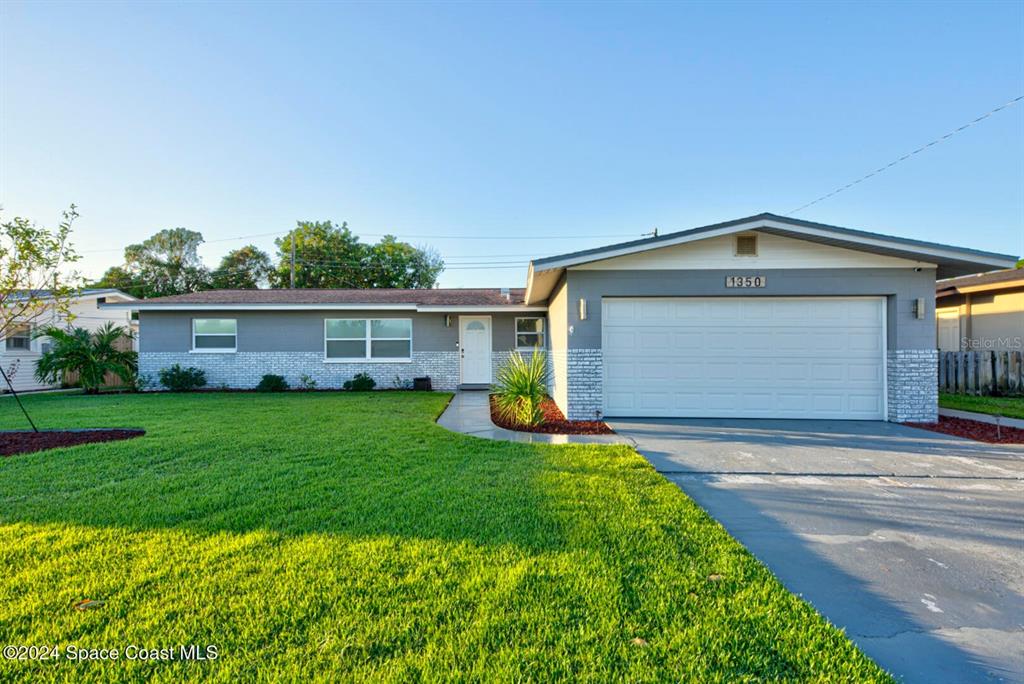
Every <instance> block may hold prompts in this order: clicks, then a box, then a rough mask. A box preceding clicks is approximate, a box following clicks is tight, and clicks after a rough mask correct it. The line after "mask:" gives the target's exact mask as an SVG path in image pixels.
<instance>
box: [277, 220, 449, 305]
mask: <svg viewBox="0 0 1024 684" xmlns="http://www.w3.org/2000/svg"><path fill="white" fill-rule="evenodd" d="M293 239H294V243H295V287H296V288H332V287H341V288H361V289H365V288H372V287H382V288H386V287H399V288H430V287H434V285H435V284H436V283H437V278H438V276H439V275H440V274H441V271H443V270H444V262H443V261H442V260H441V257H440V256H439V255H438V254H437V253H436V252H435V251H433V250H431V249H427V248H418V247H413V246H412V245H410V244H408V243H405V242H399V241H398V240H397V239H396V238H395V237H394V236H391V235H388V236H385V237H384V238H383V239H382V240H381V241H380V242H379V243H377V244H375V245H368V244H365V243H363V242H360V240H359V237H358V236H357V235H355V234H354V233H353V232H352V231H351V230H349V227H348V224H347V223H342V224H341V225H336V224H334V223H332V222H331V221H300V222H299V223H298V225H297V226H296V228H295V229H294V230H292V231H291V232H290V233H288V234H287V235H285V236H284V237H281V238H278V239H277V240H276V241H275V244H276V245H277V268H276V270H275V271H274V273H272V274H271V277H270V282H271V284H272V286H273V287H278V288H286V287H289V286H290V281H291V265H292V240H293Z"/></svg>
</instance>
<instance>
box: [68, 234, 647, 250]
mask: <svg viewBox="0 0 1024 684" xmlns="http://www.w3.org/2000/svg"><path fill="white" fill-rule="evenodd" d="M290 232H292V231H290V230H284V231H278V232H276V233H254V234H252V235H239V236H237V237H230V238H217V239H214V240H203V244H207V243H211V242H229V241H231V240H248V239H250V238H258V237H268V236H271V235H287V234H288V233H290ZM355 235H356V236H357V237H360V238H364V237H366V238H382V237H385V236H387V235H391V236H393V237H395V238H396V239H399V240H403V241H404V240H407V239H410V238H411V239H416V240H524V239H531V240H532V239H544V240H607V239H609V238H629V237H636V235H635V234H634V233H615V234H608V235H551V234H548V235H395V234H394V233H355ZM121 251H124V248H123V247H111V248H109V249H85V250H82V251H81V252H80V254H100V253H103V252H121Z"/></svg>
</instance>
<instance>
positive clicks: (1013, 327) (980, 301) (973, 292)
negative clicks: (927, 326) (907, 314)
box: [935, 268, 1024, 351]
mask: <svg viewBox="0 0 1024 684" xmlns="http://www.w3.org/2000/svg"><path fill="white" fill-rule="evenodd" d="M935 316H936V320H935V324H936V330H937V332H936V335H937V338H938V345H939V351H1021V350H1022V349H1024V269H1021V268H1015V269H1014V268H1012V269H1008V270H1005V271H995V272H993V273H982V274H980V275H970V276H963V277H961V278H950V279H948V280H940V281H938V282H937V283H935Z"/></svg>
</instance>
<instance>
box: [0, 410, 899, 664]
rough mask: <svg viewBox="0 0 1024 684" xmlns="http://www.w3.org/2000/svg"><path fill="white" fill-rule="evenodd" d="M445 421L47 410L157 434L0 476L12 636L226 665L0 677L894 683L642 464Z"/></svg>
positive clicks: (67, 453) (631, 455) (427, 416)
mask: <svg viewBox="0 0 1024 684" xmlns="http://www.w3.org/2000/svg"><path fill="white" fill-rule="evenodd" d="M447 401H448V395H444V394H430V393H397V392H379V393H369V394H335V393H330V394H328V393H309V394H288V395H263V394H217V393H211V394H191V395H170V394H159V395H116V396H101V397H85V396H81V395H37V396H32V397H27V398H26V404H27V406H28V408H29V410H31V411H32V412H33V414H34V416H35V417H36V419H37V421H38V422H39V423H40V424H41V425H42V426H43V427H112V426H121V427H143V428H145V429H146V430H147V434H146V435H145V436H144V437H141V438H139V439H135V440H130V441H127V442H112V443H109V444H99V445H87V446H79V447H73V448H68V449H60V450H54V451H49V452H40V453H36V454H26V455H20V456H14V457H11V458H8V459H2V460H0V563H2V567H3V568H4V573H3V577H2V579H0V637H2V639H0V641H3V642H4V643H15V644H19V643H20V644H36V645H41V644H55V645H58V646H59V647H60V648H65V647H66V646H67V645H68V644H74V645H76V646H77V647H78V648H83V647H87V648H121V649H123V648H125V647H126V646H128V645H144V646H146V647H153V648H156V647H176V646H179V645H188V644H198V645H200V646H206V645H211V644H212V645H215V646H216V647H217V650H218V654H219V657H218V658H217V659H216V660H215V661H212V662H209V661H208V662H204V663H197V662H182V661H181V660H173V661H160V662H152V661H150V662H141V661H126V660H120V661H117V662H109V661H108V662H87V663H80V662H79V663H73V662H68V661H67V660H66V659H58V660H57V661H51V662H45V663H32V662H11V661H3V660H0V678H2V679H5V680H10V679H14V680H23V681H29V680H31V681H39V680H46V679H55V680H74V681H136V680H138V679H140V678H144V677H148V678H152V679H155V680H157V681H181V680H182V679H187V678H191V677H197V676H203V677H204V678H208V679H212V680H217V681H239V680H241V681H250V680H254V679H266V680H274V679H290V680H306V679H320V680H334V681H337V680H342V681H346V680H347V681H355V680H366V679H373V680H384V681H396V682H397V681H410V680H413V681H415V680H431V681H436V680H447V681H451V680H467V681H468V680H472V681H480V680H486V681H491V680H502V681H510V680H516V681H550V680H557V679H563V680H565V679H572V680H582V681H594V682H607V681H621V680H629V681H730V682H731V681H763V680H790V681H792V680H810V679H814V680H830V681H859V682H860V681H891V680H890V679H889V678H888V676H887V675H886V674H885V673H884V672H883V671H881V670H880V669H879V668H878V667H877V666H876V665H875V664H874V663H872V662H871V661H870V660H868V659H867V658H866V657H865V656H864V655H863V654H861V653H860V652H859V651H858V650H857V649H856V647H855V646H854V645H853V644H852V643H851V642H850V641H849V640H848V639H846V637H845V636H844V635H843V634H842V633H841V632H840V631H839V630H837V629H835V628H834V627H832V626H830V625H829V624H828V623H827V622H826V621H825V620H824V619H823V618H821V617H820V616H819V615H818V614H816V613H815V612H814V610H813V609H812V608H811V607H810V606H809V605H808V604H806V603H805V602H803V601H802V600H800V599H799V598H797V597H796V596H794V595H792V594H790V593H789V592H788V591H786V590H785V589H784V588H783V587H782V585H781V584H780V583H779V582H778V581H777V580H776V579H775V578H774V577H773V576H772V575H771V573H770V572H769V571H768V570H767V569H766V568H765V567H764V566H763V565H761V564H760V563H759V562H758V561H757V560H756V559H755V558H754V557H753V556H752V555H750V554H749V553H748V552H747V551H746V550H745V549H743V547H741V546H740V545H739V544H738V543H737V542H736V541H735V540H733V539H732V538H731V537H730V536H729V535H728V534H727V533H726V532H725V530H724V529H723V528H722V527H721V526H720V525H718V524H717V523H716V522H715V521H713V520H712V519H710V518H709V517H708V516H707V515H706V514H705V513H704V512H703V511H702V510H701V509H700V508H698V507H697V506H696V505H695V504H694V503H693V502H692V501H690V500H689V499H688V498H687V497H686V496H685V495H684V494H683V493H682V492H681V491H680V490H679V489H678V488H677V487H676V486H675V485H673V484H671V483H669V482H668V481H666V480H665V479H664V478H662V477H661V476H660V475H658V474H657V473H656V472H655V471H654V470H653V469H652V468H651V467H650V466H649V465H648V464H647V462H646V461H644V460H643V458H642V457H640V456H639V454H637V453H636V452H635V451H633V450H632V449H630V448H627V447H622V446H617V447H602V446H582V445H565V446H550V445H531V444H512V443H507V442H491V441H487V440H481V439H476V438H473V437H468V436H464V435H459V434H455V433H451V432H448V431H447V430H445V429H443V428H441V427H440V426H438V425H436V424H435V423H434V419H435V418H436V416H437V415H438V414H439V413H440V412H441V411H442V410H443V408H444V406H445V404H446V402H447ZM20 421H21V418H20V417H19V415H18V413H17V409H16V407H15V405H14V403H13V402H12V401H10V400H9V399H0V428H12V427H21V423H20ZM85 598H89V599H94V600H98V601H104V602H105V603H104V604H103V605H102V606H100V607H99V608H96V609H94V610H87V611H77V610H74V609H73V608H72V605H73V604H74V603H75V602H76V601H78V600H81V599H85Z"/></svg>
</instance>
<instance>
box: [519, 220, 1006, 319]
mask: <svg viewBox="0 0 1024 684" xmlns="http://www.w3.org/2000/svg"><path fill="white" fill-rule="evenodd" d="M745 231H759V232H764V233H771V234H774V235H780V236H783V237H790V238H794V239H799V240H807V241H811V242H817V243H820V244H825V245H832V246H836V247H840V248H844V249H850V250H855V251H862V252H869V253H873V254H879V255H883V256H889V257H895V258H898V259H907V260H910V261H914V262H926V263H929V264H935V266H936V267H937V273H938V276H939V277H950V276H956V275H964V274H967V273H977V272H979V271H988V270H992V269H995V268H1010V267H1012V266H1013V265H1014V263H1015V262H1016V257H1013V256H1010V255H1007V254H996V253H993V252H983V251H980V250H976V249H969V248H966V247H954V246H951V245H942V244H938V243H934V242H926V241H923V240H911V239H908V238H899V237H893V236H890V235H882V234H879V233H870V232H867V231H862V230H854V229H851V228H841V227H839V226H830V225H827V224H824V223H815V222H813V221H803V220H801V219H794V218H789V217H786V216H778V215H776V214H769V213H763V214H758V215H756V216H748V217H746V218H741V219H736V220H733V221H726V222H724V223H716V224H713V225H710V226H702V227H700V228H693V229H691V230H684V231H679V232H676V233H668V234H666V235H659V236H657V237H652V238H647V239H644V240H633V241H630V242H623V243H619V244H615V245H608V246H607V247H599V248H596V249H588V250H583V251H580V252H573V253H570V254H561V255H558V256H553V257H547V258H544V259H537V260H534V261H532V262H531V263H530V267H529V273H528V276H527V289H526V301H527V302H528V303H531V302H535V301H541V300H543V299H544V298H546V297H547V295H548V293H549V292H550V290H551V288H552V287H554V285H555V283H557V282H558V278H559V276H560V274H561V272H562V270H564V269H566V268H569V267H574V266H580V265H582V264H586V263H591V262H595V261H600V260H604V259H611V258H614V257H622V256H626V255H629V254H637V253H641V252H647V251H651V250H655V249H661V248H664V247H669V246H672V245H681V244H686V243H689V242H695V241H697V240H706V239H708V238H713V237H717V236H721V235H731V234H734V233H739V232H745Z"/></svg>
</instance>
